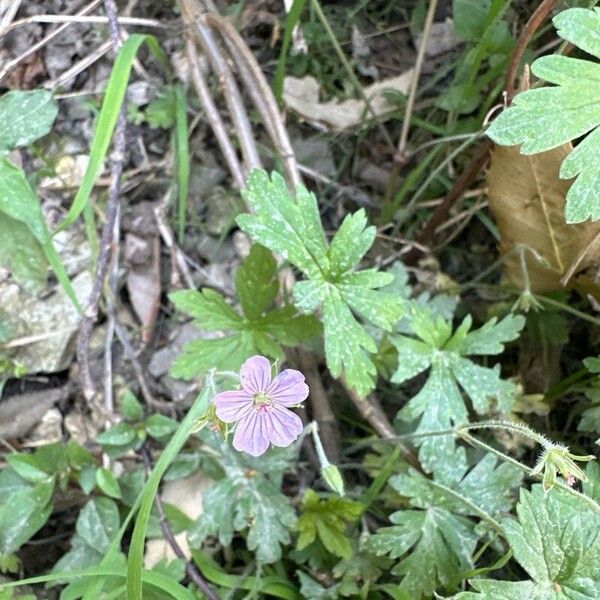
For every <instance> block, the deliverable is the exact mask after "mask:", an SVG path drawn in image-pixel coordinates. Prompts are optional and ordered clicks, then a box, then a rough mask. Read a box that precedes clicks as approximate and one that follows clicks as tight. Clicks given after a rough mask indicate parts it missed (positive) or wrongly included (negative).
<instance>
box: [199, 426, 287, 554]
mask: <svg viewBox="0 0 600 600" xmlns="http://www.w3.org/2000/svg"><path fill="white" fill-rule="evenodd" d="M204 435H205V438H206V440H205V441H206V443H207V444H209V445H211V446H212V447H213V448H214V449H215V451H216V454H217V455H218V456H219V458H218V460H219V463H220V465H221V467H222V468H223V470H224V471H225V476H224V477H223V479H220V480H219V481H216V482H215V483H213V484H212V485H211V486H210V487H209V488H208V489H207V490H206V491H205V492H204V494H203V507H204V510H203V512H202V514H201V515H200V517H199V518H198V519H197V521H196V522H195V524H194V525H193V526H192V528H191V529H190V531H189V541H190V544H191V545H192V546H193V547H196V548H199V547H200V546H201V545H202V543H203V541H204V540H205V539H206V537H208V536H215V537H217V538H218V539H219V542H220V543H221V544H223V545H224V546H229V545H230V544H231V541H232V539H233V536H234V534H235V533H236V532H246V544H247V546H248V549H249V550H251V551H253V552H255V553H256V559H257V560H258V561H259V562H261V563H272V562H276V561H278V560H279V559H280V558H281V554H282V551H281V546H282V545H283V544H289V543H290V541H291V536H290V530H291V529H292V528H293V527H294V526H295V524H296V513H295V511H294V510H293V508H292V507H291V506H290V503H289V500H288V499H287V498H286V496H284V495H283V494H282V493H281V491H280V483H281V477H282V472H283V470H284V469H286V468H289V466H290V459H291V456H292V453H293V452H294V450H293V448H285V449H277V450H272V451H271V452H270V453H269V455H268V457H261V458H260V459H258V460H255V459H252V458H251V457H248V456H247V455H244V454H242V453H239V452H236V451H234V450H232V449H231V448H230V447H229V446H228V445H227V443H226V442H225V441H223V440H222V439H220V438H217V436H215V435H214V434H212V433H211V432H205V433H204Z"/></svg>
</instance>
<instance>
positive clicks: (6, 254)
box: [0, 213, 48, 291]
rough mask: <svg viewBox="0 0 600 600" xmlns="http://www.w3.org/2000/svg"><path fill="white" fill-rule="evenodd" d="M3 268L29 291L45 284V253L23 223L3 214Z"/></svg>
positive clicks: (0, 263)
mask: <svg viewBox="0 0 600 600" xmlns="http://www.w3.org/2000/svg"><path fill="white" fill-rule="evenodd" d="M0 239H1V240H2V244H1V245H0V266H2V267H4V268H5V269H8V270H9V271H10V272H11V274H12V276H13V278H14V279H15V281H16V282H17V283H20V284H21V285H23V286H24V287H25V289H27V290H29V291H35V290H36V289H39V288H40V287H41V286H43V284H44V283H45V282H46V277H47V273H48V262H47V260H46V256H45V255H44V250H43V248H42V246H41V244H40V243H39V241H38V240H37V239H36V238H35V236H34V235H33V234H32V233H31V231H30V230H29V229H28V228H27V226H26V225H25V224H24V223H21V222H20V221H17V220H15V219H13V218H11V217H9V216H8V215H5V214H3V213H0Z"/></svg>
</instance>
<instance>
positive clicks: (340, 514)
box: [296, 489, 363, 559]
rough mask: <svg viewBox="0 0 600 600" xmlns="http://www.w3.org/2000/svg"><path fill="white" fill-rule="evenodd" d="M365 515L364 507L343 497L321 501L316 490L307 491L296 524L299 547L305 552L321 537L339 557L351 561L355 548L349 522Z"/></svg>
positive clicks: (327, 546) (326, 545)
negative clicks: (350, 534) (347, 533)
mask: <svg viewBox="0 0 600 600" xmlns="http://www.w3.org/2000/svg"><path fill="white" fill-rule="evenodd" d="M362 512H363V506H362V504H360V503H358V502H354V501H352V500H349V499H347V498H341V497H339V496H331V497H329V498H327V499H320V498H319V496H318V495H317V494H316V493H315V492H314V491H313V490H311V489H308V490H306V493H305V494H304V500H303V502H302V512H301V514H300V517H299V518H298V522H297V524H296V528H297V529H298V531H299V532H300V536H299V537H298V542H297V545H296V547H297V548H298V550H302V549H304V548H306V547H307V546H308V545H309V544H311V543H312V542H314V541H315V539H317V537H318V538H319V539H320V540H321V542H322V543H323V545H324V546H325V548H326V549H327V550H328V551H329V552H331V553H332V554H334V555H335V556H339V557H340V558H346V559H348V558H350V557H351V556H352V547H351V546H350V541H349V540H348V538H347V537H346V529H347V526H348V523H353V522H355V521H356V520H357V519H358V518H359V517H360V515H361V514H362Z"/></svg>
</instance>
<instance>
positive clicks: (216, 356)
mask: <svg viewBox="0 0 600 600" xmlns="http://www.w3.org/2000/svg"><path fill="white" fill-rule="evenodd" d="M276 269H277V264H276V263H275V260H274V259H273V257H272V256H271V253H270V252H269V251H268V250H266V249H265V248H263V247H262V246H259V245H258V244H255V245H254V246H253V247H252V249H251V250H250V254H249V255H248V257H247V258H246V260H244V262H243V263H242V264H241V266H240V267H239V268H238V270H237V271H236V274H235V287H236V291H237V295H238V298H239V301H240V304H241V306H242V311H243V314H239V313H238V312H236V310H235V309H234V308H232V307H231V306H230V305H229V304H228V303H227V302H226V300H225V298H223V296H221V294H219V293H217V292H215V291H214V290H211V289H204V290H202V291H201V292H198V291H195V290H186V291H178V292H173V293H172V294H171V295H170V296H169V297H170V299H171V300H172V302H173V304H174V305H175V307H176V308H177V309H178V310H180V311H181V312H184V313H186V314H188V315H190V316H191V317H193V318H194V322H195V323H196V324H197V325H198V326H199V327H200V328H202V329H204V330H206V331H220V332H227V333H226V334H225V335H224V336H223V337H217V338H213V339H199V340H194V341H193V342H189V343H188V344H186V345H185V346H184V348H183V351H182V353H181V354H180V355H179V356H178V357H177V359H176V360H175V361H174V363H173V365H172V366H171V370H170V374H171V375H172V376H173V377H180V378H183V379H192V378H194V377H196V376H198V375H200V374H202V373H206V372H207V371H209V370H210V369H212V368H215V367H218V368H219V369H221V370H223V371H237V370H238V369H239V367H240V365H241V364H242V363H243V362H244V361H245V360H246V359H247V358H248V357H250V356H252V355H253V354H261V355H263V356H268V357H269V358H272V359H282V358H283V357H284V354H283V348H282V345H285V346H297V345H298V344H300V343H302V342H304V341H306V340H309V339H311V338H312V337H315V336H316V335H318V333H319V331H320V325H319V322H318V321H317V320H316V319H315V318H314V317H313V316H311V315H300V314H298V312H297V310H296V309H295V308H294V307H293V306H292V305H291V304H287V305H285V306H283V307H282V308H275V309H271V310H270V307H271V305H272V304H273V301H274V300H275V297H276V296H277V291H278V289H279V284H278V282H277V278H276Z"/></svg>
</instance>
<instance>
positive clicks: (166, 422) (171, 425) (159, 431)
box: [145, 413, 179, 440]
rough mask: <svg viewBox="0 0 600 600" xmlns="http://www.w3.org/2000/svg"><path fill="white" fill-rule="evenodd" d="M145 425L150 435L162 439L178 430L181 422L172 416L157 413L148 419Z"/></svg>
mask: <svg viewBox="0 0 600 600" xmlns="http://www.w3.org/2000/svg"><path fill="white" fill-rule="evenodd" d="M145 427H146V431H147V432H148V434H149V435H151V436H152V437H153V438H156V439H158V440H160V439H164V438H165V437H168V436H169V435H171V434H172V433H173V432H174V431H176V430H177V427H179V423H178V422H177V421H176V420H175V419H171V417H167V416H165V415H161V414H158V413H157V414H154V415H151V416H149V417H148V418H147V419H146V423H145Z"/></svg>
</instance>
